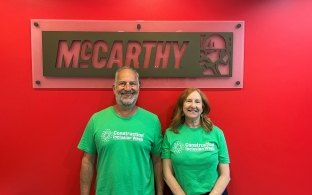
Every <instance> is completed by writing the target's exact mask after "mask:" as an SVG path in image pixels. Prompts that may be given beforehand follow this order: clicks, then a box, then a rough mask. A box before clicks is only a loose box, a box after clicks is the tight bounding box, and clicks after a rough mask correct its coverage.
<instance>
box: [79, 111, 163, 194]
mask: <svg viewBox="0 0 312 195" xmlns="http://www.w3.org/2000/svg"><path fill="white" fill-rule="evenodd" d="M161 144H162V134H161V128H160V122H159V119H158V117H157V116H156V115H155V114H153V113H151V112H148V111H147V110H144V109H142V108H138V109H137V111H136V113H135V114H134V115H132V116H131V117H127V118H125V117H120V116H119V115H117V114H116V113H115V111H114V108H113V107H108V108H106V109H104V110H102V111H100V112H97V113H95V114H94V115H93V116H92V117H91V119H90V120H89V122H88V124H87V126H86V128H85V131H84V133H83V136H82V138H81V140H80V143H79V145H78V148H79V149H81V150H83V151H84V152H87V153H90V154H93V155H96V156H97V163H96V166H97V173H96V174H97V175H96V194H97V195H114V194H116V195H120V194H131V195H151V194H155V190H154V170H153V163H152V159H151V154H160V153H161Z"/></svg>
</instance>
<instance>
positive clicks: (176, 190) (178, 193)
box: [162, 159, 185, 195]
mask: <svg viewBox="0 0 312 195" xmlns="http://www.w3.org/2000/svg"><path fill="white" fill-rule="evenodd" d="M162 163H163V172H164V180H165V182H166V183H167V185H168V187H169V188H170V190H171V192H172V193H173V194H174V195H185V192H184V191H183V189H182V188H181V186H180V185H179V183H178V182H177V180H176V178H175V177H174V176H173V171H172V165H171V159H163V162H162Z"/></svg>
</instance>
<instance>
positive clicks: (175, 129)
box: [162, 88, 230, 195]
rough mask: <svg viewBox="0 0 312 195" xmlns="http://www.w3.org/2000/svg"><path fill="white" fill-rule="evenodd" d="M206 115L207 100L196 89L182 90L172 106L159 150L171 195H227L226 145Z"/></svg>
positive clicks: (218, 130) (219, 131)
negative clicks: (169, 122)
mask: <svg viewBox="0 0 312 195" xmlns="http://www.w3.org/2000/svg"><path fill="white" fill-rule="evenodd" d="M209 112H210V107H209V104H208V101H207V98H206V96H205V95H204V94H203V93H202V92H201V91H200V90H199V89H197V88H188V89H185V90H184V91H183V93H182V94H181V95H180V97H179V99H178V101H177V103H176V106H175V109H174V112H173V117H172V121H171V124H170V127H169V128H168V129H167V130H166V133H165V136H164V142H163V151H162V159H163V171H164V179H165V181H166V183H167V185H168V186H169V188H170V189H171V191H172V193H173V194H176V195H183V194H187V195H200V194H209V195H225V194H227V191H226V186H227V185H228V183H229V181H230V168H229V162H230V160H229V155H228V150H227V145H226V141H225V138H224V135H223V132H222V130H221V129H219V128H218V127H217V126H215V125H213V124H212V122H211V121H210V119H208V117H207V114H208V113H209Z"/></svg>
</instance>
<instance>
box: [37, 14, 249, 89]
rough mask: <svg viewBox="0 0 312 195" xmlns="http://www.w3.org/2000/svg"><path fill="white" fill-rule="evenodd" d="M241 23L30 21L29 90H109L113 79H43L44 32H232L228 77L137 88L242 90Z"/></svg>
mask: <svg viewBox="0 0 312 195" xmlns="http://www.w3.org/2000/svg"><path fill="white" fill-rule="evenodd" d="M244 28H245V22H244V21H113V20H50V19H32V20H31V46H32V70H33V72H32V78H33V88H111V87H112V84H113V80H114V78H99V77H91V78H90V77H88V78H84V77H83V78H81V77H47V76H44V75H43V49H42V48H43V45H42V44H43V43H42V34H43V32H45V31H65V32H66V31H77V32H116V33H117V32H156V33H157V32H160V33H161V32H176V33H179V32H232V33H233V59H232V62H233V67H232V75H231V77H198V78H140V80H141V83H142V85H141V88H187V87H198V88H243V73H244V71H243V69H244Z"/></svg>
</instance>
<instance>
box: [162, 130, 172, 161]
mask: <svg viewBox="0 0 312 195" xmlns="http://www.w3.org/2000/svg"><path fill="white" fill-rule="evenodd" d="M166 131H168V130H166ZM161 158H162V159H165V158H171V155H170V144H169V141H168V135H167V133H165V136H164V141H163V144H162V153H161Z"/></svg>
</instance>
